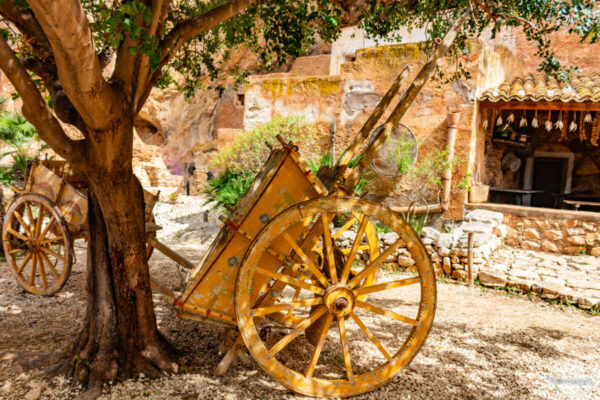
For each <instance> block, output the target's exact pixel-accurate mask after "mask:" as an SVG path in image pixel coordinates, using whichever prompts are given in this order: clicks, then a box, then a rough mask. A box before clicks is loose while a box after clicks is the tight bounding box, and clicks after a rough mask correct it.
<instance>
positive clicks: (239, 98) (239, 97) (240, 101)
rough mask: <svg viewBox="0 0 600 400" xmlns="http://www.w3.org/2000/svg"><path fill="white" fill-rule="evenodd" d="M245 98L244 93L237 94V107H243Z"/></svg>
mask: <svg viewBox="0 0 600 400" xmlns="http://www.w3.org/2000/svg"><path fill="white" fill-rule="evenodd" d="M245 97H246V95H245V94H244V93H238V94H237V105H238V106H243V105H244V100H245Z"/></svg>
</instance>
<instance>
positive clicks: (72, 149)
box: [0, 37, 85, 163]
mask: <svg viewBox="0 0 600 400" xmlns="http://www.w3.org/2000/svg"><path fill="white" fill-rule="evenodd" d="M0 69H2V71H3V72H4V73H5V74H6V76H7V77H8V79H9V80H10V82H11V83H12V85H13V86H14V87H15V89H16V90H17V92H18V93H19V95H21V99H22V100H23V115H25V117H26V118H27V119H28V120H29V122H31V123H32V124H33V126H35V128H36V129H37V131H38V133H39V135H40V137H41V138H42V139H43V140H44V141H45V142H46V143H48V145H49V146H50V147H51V148H52V149H53V150H54V151H56V152H57V153H58V154H59V155H60V156H61V157H63V158H64V159H66V160H67V161H69V162H71V163H77V161H79V160H80V159H82V157H84V152H85V145H84V143H83V141H75V140H72V139H71V138H69V137H68V136H67V135H66V134H65V131H64V130H63V128H62V126H61V125H60V123H59V122H58V120H57V119H56V117H55V116H54V115H53V114H52V113H51V112H50V110H49V109H48V107H47V106H46V103H45V102H44V99H43V98H42V95H41V94H40V92H39V91H38V89H37V87H36V86H35V83H33V80H32V79H31V77H30V76H29V74H28V73H27V70H26V69H25V67H23V65H22V64H21V63H20V62H19V60H18V59H17V57H16V56H15V53H13V51H12V49H11V48H10V46H9V45H8V43H6V40H4V38H2V37H0Z"/></svg>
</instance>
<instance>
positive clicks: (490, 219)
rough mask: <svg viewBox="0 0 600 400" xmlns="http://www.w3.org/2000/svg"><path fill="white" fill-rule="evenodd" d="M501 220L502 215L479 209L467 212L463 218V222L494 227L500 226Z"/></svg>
mask: <svg viewBox="0 0 600 400" xmlns="http://www.w3.org/2000/svg"><path fill="white" fill-rule="evenodd" d="M503 219H504V215H503V214H502V213H499V212H495V211H489V210H481V209H476V210H473V211H469V212H468V213H467V215H465V218H464V220H465V221H474V222H485V223H489V224H492V225H494V226H496V225H500V224H501V223H502V220H503Z"/></svg>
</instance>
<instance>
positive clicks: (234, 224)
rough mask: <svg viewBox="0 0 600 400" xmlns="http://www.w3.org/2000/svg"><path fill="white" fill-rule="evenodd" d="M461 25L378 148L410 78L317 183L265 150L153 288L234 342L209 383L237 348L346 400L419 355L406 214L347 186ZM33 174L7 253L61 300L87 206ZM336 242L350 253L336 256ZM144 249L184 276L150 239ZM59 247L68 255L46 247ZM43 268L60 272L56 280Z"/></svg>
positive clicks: (423, 303) (428, 269)
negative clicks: (213, 228)
mask: <svg viewBox="0 0 600 400" xmlns="http://www.w3.org/2000/svg"><path fill="white" fill-rule="evenodd" d="M465 18H466V15H465V16H463V17H462V18H461V20H460V21H459V22H457V24H456V25H455V26H454V27H453V28H452V29H451V31H450V32H449V34H448V35H446V38H445V39H444V41H443V42H442V43H441V44H440V45H439V46H438V48H437V49H436V50H435V51H434V54H433V56H432V57H431V59H430V61H429V62H428V63H426V64H425V65H424V66H423V68H422V69H421V71H420V72H419V74H418V75H417V77H416V79H415V81H414V82H413V83H412V84H411V85H410V86H409V87H408V89H406V91H405V92H404V94H403V95H402V97H401V98H400V101H399V103H398V105H397V106H396V107H395V109H394V110H393V111H392V113H391V115H390V117H388V119H387V121H386V123H385V124H384V128H383V129H379V130H377V132H379V133H378V134H376V135H375V137H374V138H371V140H368V141H367V139H368V137H369V134H370V133H371V132H373V128H375V124H376V123H377V121H378V120H379V119H380V117H381V116H382V115H383V113H384V111H385V109H386V108H387V106H388V105H389V104H390V103H391V101H392V99H394V98H395V97H396V94H397V93H398V91H399V88H400V85H401V82H402V81H403V79H404V78H406V76H407V75H408V71H409V68H405V69H404V70H403V72H402V73H401V74H400V75H399V76H398V78H397V79H396V81H395V82H394V84H393V85H392V87H391V88H390V90H389V91H388V93H386V95H385V96H384V97H383V98H382V100H381V102H380V104H379V105H378V106H377V107H376V109H375V111H374V113H373V114H372V115H371V116H370V118H369V119H368V120H367V122H366V123H365V125H364V126H363V128H362V129H361V132H360V133H359V135H358V136H357V137H356V138H355V140H354V141H353V142H352V144H351V145H350V147H349V149H348V150H347V152H346V153H345V154H344V155H343V157H341V160H340V162H339V163H338V165H337V166H336V167H334V168H324V169H321V170H320V171H319V174H318V176H317V175H316V174H314V173H313V172H312V171H311V169H310V168H308V166H307V165H306V164H305V163H304V162H303V161H302V160H301V159H300V156H299V154H298V151H297V148H296V147H295V146H293V145H292V144H291V143H285V142H283V141H281V140H280V142H281V148H278V149H275V150H273V151H272V153H271V155H270V157H269V159H268V160H267V161H266V163H265V165H264V167H263V168H262V170H261V172H260V173H259V174H258V176H257V177H256V180H255V181H254V183H253V184H252V185H251V187H250V189H249V190H248V192H247V193H246V195H245V196H244V197H243V199H242V200H241V202H240V203H239V205H238V206H237V207H236V208H235V209H234V210H233V211H232V212H231V214H230V216H229V218H227V219H226V220H225V221H224V226H223V228H222V230H221V231H220V233H219V234H218V236H217V237H216V239H215V240H214V242H213V244H212V246H211V247H210V249H209V251H208V252H207V254H206V256H205V257H204V260H202V262H200V263H199V264H197V265H196V266H195V267H193V268H192V271H191V274H190V276H191V278H190V280H189V281H188V284H187V286H186V288H185V289H184V290H183V292H180V293H176V292H172V291H170V290H168V289H166V288H163V287H161V286H160V285H159V284H158V283H156V282H153V286H154V288H156V289H157V290H159V291H161V292H162V293H163V294H164V295H165V297H166V298H167V299H168V300H169V301H170V303H171V304H172V305H173V306H174V307H175V308H176V309H177V311H178V315H179V316H180V317H182V318H188V319H192V320H197V321H200V322H209V323H213V324H217V325H220V326H223V327H224V328H225V331H224V335H223V337H224V338H229V337H231V338H232V340H231V343H230V344H229V345H228V346H226V347H225V353H226V354H225V357H224V358H223V360H222V361H221V363H220V364H219V366H218V367H217V371H216V372H217V373H224V371H226V370H227V368H228V367H229V365H231V363H232V362H233V360H234V359H235V355H236V349H237V346H238V345H241V344H245V346H246V348H247V349H248V351H249V352H250V354H251V355H252V357H253V358H254V360H256V362H257V363H258V364H259V365H260V366H261V367H262V368H263V369H264V370H265V371H266V372H267V373H268V374H269V375H271V376H273V377H274V378H275V379H277V380H278V381H279V382H280V383H281V384H282V385H284V386H285V387H287V388H289V389H290V390H293V391H295V392H298V393H301V394H305V395H310V396H324V397H344V396H352V395H357V394H360V393H364V392H367V391H369V390H372V389H374V388H376V387H377V386H379V385H382V384H383V383H384V382H386V381H388V380H390V379H391V378H393V377H394V376H395V375H396V374H397V373H398V372H399V371H400V370H401V369H402V368H403V367H404V366H406V365H407V364H408V363H409V362H410V361H411V360H412V359H413V357H415V355H416V354H417V353H418V351H419V349H420V348H421V346H422V345H423V343H424V342H425V339H426V337H427V335H428V333H429V330H430V328H431V326H432V323H433V319H434V314H435V307H436V277H435V274H434V270H433V266H432V263H431V260H430V258H429V255H428V253H427V251H426V249H425V247H424V246H423V244H422V242H421V241H420V239H419V236H418V235H417V234H416V233H415V232H414V231H413V229H412V228H411V227H410V226H409V225H408V224H407V223H406V221H405V220H404V219H403V218H402V217H400V216H399V215H398V214H396V213H394V212H393V211H391V210H390V209H388V208H386V207H384V206H382V205H380V204H377V203H374V202H372V201H368V200H364V199H362V198H358V197H355V196H353V195H352V188H353V186H354V185H355V184H356V182H358V179H359V177H360V176H361V174H362V172H363V171H364V169H365V168H366V167H367V166H368V165H369V163H370V162H371V160H372V159H373V157H374V155H375V154H377V152H378V150H379V149H380V148H381V146H382V145H383V144H384V142H385V141H386V137H387V135H388V134H389V133H390V132H391V131H392V130H393V128H394V127H395V126H396V125H397V124H398V123H399V121H400V118H401V117H402V115H403V114H404V112H405V111H406V110H407V109H408V107H409V105H410V103H411V102H412V100H413V99H414V98H415V97H416V95H417V94H418V93H419V91H420V89H421V88H422V87H423V86H424V84H425V82H426V81H427V79H428V78H429V77H430V76H431V74H432V73H433V71H434V70H435V68H436V65H437V60H438V59H439V58H440V57H441V56H442V55H443V54H444V53H445V52H446V51H447V49H448V47H449V45H450V44H451V43H452V41H453V40H454V37H455V36H456V34H457V32H458V30H459V28H460V26H461V25H462V23H463V22H464V19H465ZM363 143H368V145H367V146H366V148H365V150H364V151H363V153H362V155H361V159H360V161H359V163H358V165H357V166H356V167H354V168H353V169H352V170H351V172H350V173H347V172H346V167H347V164H348V161H349V160H350V159H352V158H354V156H355V153H357V150H358V149H359V147H360V146H361V145H362V144H363ZM37 168H41V167H40V166H37V167H36V169H37ZM39 171H42V172H39ZM30 176H32V177H33V179H31V180H30V181H31V182H28V184H29V187H28V189H27V193H25V194H22V195H20V196H18V197H17V199H16V200H15V202H14V203H13V204H12V205H11V206H10V208H9V212H8V216H7V222H6V223H5V226H4V229H3V233H4V235H5V236H3V240H4V246H5V250H6V253H7V255H8V257H9V258H10V263H11V266H12V268H13V269H14V272H15V273H16V274H17V278H18V279H19V282H21V284H25V285H29V286H32V284H31V279H30V280H29V281H27V280H25V279H24V278H20V277H19V276H18V275H19V274H20V273H21V272H22V269H23V265H25V261H24V260H23V261H19V262H17V260H16V259H15V257H14V255H15V254H16V253H18V252H19V251H21V252H23V251H24V250H25V251H27V255H25V256H24V257H25V259H26V258H27V257H33V258H34V264H33V269H34V273H35V269H36V264H35V263H36V260H38V261H37V262H38V264H39V263H42V265H46V266H47V267H48V269H49V270H50V271H51V273H52V275H53V276H54V277H55V278H57V279H56V282H57V283H56V284H55V286H51V287H50V286H49V287H48V288H46V289H44V290H48V291H50V290H54V291H56V290H58V289H60V286H61V285H62V284H64V281H63V280H61V277H62V276H64V275H65V274H67V275H68V270H69V269H70V266H71V262H72V261H71V257H72V250H70V246H71V242H72V241H71V238H72V237H74V236H76V235H78V232H79V230H80V229H81V227H82V226H83V224H84V220H85V214H86V213H85V211H86V210H85V209H84V205H85V201H83V199H84V195H83V194H82V193H79V192H77V191H76V190H75V188H72V187H71V186H70V184H69V183H68V182H65V181H64V180H62V181H61V182H58V183H54V184H51V185H50V186H51V187H52V189H53V190H52V191H49V190H48V189H47V188H46V187H45V186H46V182H45V181H44V179H53V177H52V175H50V174H48V173H47V172H45V170H37V172H36V170H34V171H33V173H30ZM56 188H58V191H56ZM46 199H49V200H50V201H48V200H46ZM36 210H37V213H36ZM46 214H47V215H49V216H51V218H52V221H53V222H51V223H49V224H47V225H45V226H46V227H45V228H43V227H42V226H43V224H42V223H35V224H32V223H28V222H30V221H40V218H38V217H39V216H40V215H42V216H43V215H46ZM36 218H37V219H36ZM17 225H21V226H22V229H24V230H25V233H23V231H19V230H17V229H16V226H17ZM25 226H28V228H26V229H25ZM377 230H383V231H385V232H387V235H386V240H379V239H378V236H377V232H376V231H377ZM27 231H29V232H27ZM350 232H352V233H351V234H350ZM340 240H341V241H346V244H347V246H340V245H338V244H339V241H340ZM15 242H16V243H20V244H19V246H18V247H15V246H14V243H15ZM149 243H150V244H152V246H153V247H156V248H158V249H159V250H161V251H163V252H165V254H167V255H169V256H172V257H173V258H174V259H175V260H177V261H178V262H180V263H181V264H182V265H184V266H187V267H190V264H191V263H189V262H188V261H186V260H183V259H182V257H180V256H178V255H177V254H176V253H174V252H172V251H171V250H169V249H167V248H161V247H160V243H158V242H157V241H156V240H152V239H151V240H149ZM24 244H25V245H24ZM58 244H60V246H62V248H63V250H62V252H61V251H59V250H57V249H55V248H53V247H52V246H55V245H58ZM154 244H158V245H154ZM344 249H345V250H344ZM397 251H401V254H400V256H401V257H405V258H406V259H410V260H413V262H414V264H413V265H412V267H411V271H412V274H397V273H394V272H393V271H392V272H387V271H383V270H384V269H385V265H386V264H387V263H388V262H390V261H393V258H392V257H394V258H395V257H400V256H395V254H396V253H397ZM29 254H35V255H37V256H29ZM50 257H54V260H57V262H59V263H62V264H63V265H64V267H63V269H61V270H60V271H59V270H58V269H57V267H56V264H53V262H52V261H50V260H49V258H50ZM32 276H35V275H32ZM46 278H47V277H46ZM44 279H45V278H43V277H42V278H41V280H42V281H44ZM36 290H38V289H37V287H36ZM44 290H40V291H41V292H42V293H44ZM332 327H335V329H330V328H332Z"/></svg>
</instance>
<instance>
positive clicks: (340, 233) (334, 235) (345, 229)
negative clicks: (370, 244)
mask: <svg viewBox="0 0 600 400" xmlns="http://www.w3.org/2000/svg"><path fill="white" fill-rule="evenodd" d="M355 222H356V216H353V217H352V219H350V220H349V221H348V222H346V223H345V224H344V225H342V227H341V228H340V229H338V230H337V232H336V233H334V234H333V236H332V238H333V239H334V240H335V239H337V238H339V237H340V236H342V233H344V232H346V231H347V230H348V229H350V228H351V227H352V225H354V223H355ZM321 249H323V245H322V244H319V245H318V246H317V247H316V249H315V251H316V252H320V251H321ZM342 251H343V250H342Z"/></svg>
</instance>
